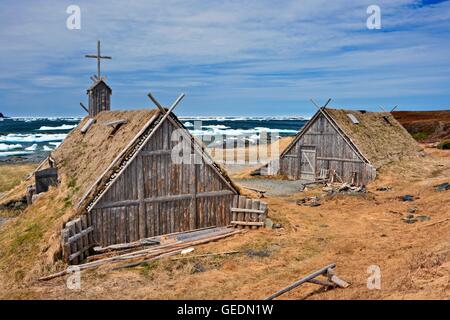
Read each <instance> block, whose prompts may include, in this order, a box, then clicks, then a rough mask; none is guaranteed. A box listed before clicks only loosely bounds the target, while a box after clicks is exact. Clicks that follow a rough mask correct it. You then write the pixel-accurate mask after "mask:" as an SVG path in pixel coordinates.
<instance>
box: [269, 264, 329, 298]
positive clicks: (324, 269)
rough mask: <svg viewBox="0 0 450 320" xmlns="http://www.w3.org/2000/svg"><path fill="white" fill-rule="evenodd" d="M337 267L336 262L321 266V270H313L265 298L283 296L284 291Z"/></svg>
mask: <svg viewBox="0 0 450 320" xmlns="http://www.w3.org/2000/svg"><path fill="white" fill-rule="evenodd" d="M335 267H336V264H335V263H332V264H330V265H328V266H326V267H323V268H321V269H319V270H317V271H315V272H313V273H311V274H309V275H307V276H306V277H304V278H302V279H300V280H298V281H295V282H294V283H293V284H291V285H289V286H287V287H286V288H284V289H281V290H279V291H277V292H275V293H274V294H272V295H270V296H268V297H267V298H265V299H264V300H273V299H274V298H276V297H279V296H281V295H282V294H284V293H286V292H288V291H291V290H292V289H295V288H297V287H298V286H300V285H302V284H304V283H305V282H308V281H309V280H312V279H314V278H316V277H318V276H320V275H322V274H325V273H327V272H328V269H333V268H335Z"/></svg>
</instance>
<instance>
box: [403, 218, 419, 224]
mask: <svg viewBox="0 0 450 320" xmlns="http://www.w3.org/2000/svg"><path fill="white" fill-rule="evenodd" d="M402 220H403V221H404V222H405V223H408V224H412V223H415V222H417V219H416V218H408V217H407V218H402Z"/></svg>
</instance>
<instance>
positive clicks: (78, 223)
mask: <svg viewBox="0 0 450 320" xmlns="http://www.w3.org/2000/svg"><path fill="white" fill-rule="evenodd" d="M81 230H82V229H81V219H80V218H78V219H76V220H75V234H79V233H81ZM82 238H83V237H80V238H79V239H78V240H77V249H78V251H79V252H80V255H79V258H78V262H79V263H81V262H82V261H83V260H84V254H83V239H82Z"/></svg>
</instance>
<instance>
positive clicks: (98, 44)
mask: <svg viewBox="0 0 450 320" xmlns="http://www.w3.org/2000/svg"><path fill="white" fill-rule="evenodd" d="M85 57H86V58H95V59H97V81H100V80H101V79H102V78H101V74H100V60H101V59H112V58H111V57H108V56H102V55H101V54H100V40H98V41H97V55H93V54H87V55H85Z"/></svg>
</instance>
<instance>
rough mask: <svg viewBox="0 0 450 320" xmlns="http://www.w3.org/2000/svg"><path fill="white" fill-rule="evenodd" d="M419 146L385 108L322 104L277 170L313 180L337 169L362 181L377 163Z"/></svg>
mask: <svg viewBox="0 0 450 320" xmlns="http://www.w3.org/2000/svg"><path fill="white" fill-rule="evenodd" d="M420 150H421V148H420V146H419V145H418V144H417V142H416V141H415V140H414V139H413V138H412V137H411V135H410V134H409V133H408V132H407V131H406V130H405V128H403V127H402V125H401V124H400V123H399V122H398V121H397V120H395V118H394V117H393V116H392V115H391V114H390V113H388V112H367V111H364V110H342V109H330V108H320V109H319V110H318V111H317V113H316V114H315V115H314V116H313V117H312V118H311V120H310V121H309V122H308V123H307V124H306V125H305V126H304V127H303V128H302V129H301V130H300V131H299V132H298V134H297V135H296V136H295V138H294V140H293V141H292V142H291V143H290V144H289V145H288V147H287V148H286V149H285V150H284V151H283V152H282V154H281V156H280V163H279V172H280V174H282V175H285V176H287V177H288V178H290V179H294V180H306V181H313V180H317V179H319V178H325V177H326V176H328V175H329V174H330V172H332V173H335V174H336V175H337V176H338V177H339V178H340V179H341V180H343V181H344V182H354V183H357V184H366V183H368V182H369V181H371V180H373V179H374V178H375V176H376V171H377V169H378V168H380V167H381V166H383V165H384V164H387V163H389V162H392V161H394V160H398V159H400V158H401V157H404V156H417V155H418V154H419V152H420Z"/></svg>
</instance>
